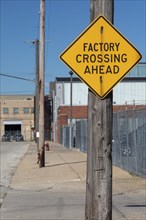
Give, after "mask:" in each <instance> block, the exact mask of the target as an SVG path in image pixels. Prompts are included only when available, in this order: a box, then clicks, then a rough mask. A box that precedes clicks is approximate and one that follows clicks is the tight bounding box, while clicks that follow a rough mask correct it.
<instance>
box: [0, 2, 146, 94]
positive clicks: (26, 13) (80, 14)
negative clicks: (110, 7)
mask: <svg viewBox="0 0 146 220" xmlns="http://www.w3.org/2000/svg"><path fill="white" fill-rule="evenodd" d="M114 4H115V8H114V25H115V27H116V28H117V29H118V30H119V31H120V32H121V33H122V34H123V35H124V36H125V37H126V38H127V39H128V40H129V41H130V42H131V43H132V44H133V45H134V46H135V47H136V48H137V49H138V50H139V51H140V53H141V54H142V56H143V58H142V60H141V62H145V61H146V0H115V3H114ZM39 8H40V1H39V0H19V1H18V0H0V14H1V15H0V16H1V17H0V22H1V23H0V28H1V30H0V48H1V54H0V73H1V74H9V75H12V76H18V77H23V78H29V79H35V47H34V45H32V44H31V43H26V42H25V41H31V40H35V39H37V38H38V39H39V20H40V18H39V10H40V9H39ZM45 17H46V21H45V27H46V31H45V39H46V46H45V51H46V54H45V92H46V93H48V91H49V82H50V81H54V80H55V77H67V76H69V74H68V72H69V69H68V67H67V66H66V65H65V64H64V63H63V62H62V61H61V60H60V59H59V55H60V54H61V53H62V52H63V50H64V49H65V48H66V47H67V46H68V45H69V44H70V43H72V41H73V40H74V39H75V38H76V37H77V36H78V35H79V34H80V33H81V32H82V31H83V30H84V29H85V28H86V27H87V26H88V25H89V23H90V1H89V0H46V16H45ZM0 91H1V94H34V93H35V84H34V83H33V82H29V81H23V80H18V79H13V78H8V77H4V76H0Z"/></svg>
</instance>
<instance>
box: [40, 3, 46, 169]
mask: <svg viewBox="0 0 146 220" xmlns="http://www.w3.org/2000/svg"><path fill="white" fill-rule="evenodd" d="M44 70H45V0H40V64H39V74H40V75H39V88H40V114H39V151H40V163H39V165H40V167H45V142H44Z"/></svg>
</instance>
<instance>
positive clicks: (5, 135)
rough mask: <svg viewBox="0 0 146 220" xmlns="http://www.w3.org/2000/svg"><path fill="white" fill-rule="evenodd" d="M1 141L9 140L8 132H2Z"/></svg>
mask: <svg viewBox="0 0 146 220" xmlns="http://www.w3.org/2000/svg"><path fill="white" fill-rule="evenodd" d="M2 141H3V142H6V141H11V136H10V135H9V134H4V135H3V136H2Z"/></svg>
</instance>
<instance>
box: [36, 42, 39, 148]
mask: <svg viewBox="0 0 146 220" xmlns="http://www.w3.org/2000/svg"><path fill="white" fill-rule="evenodd" d="M35 47H36V54H35V56H36V58H35V60H36V91H35V92H36V93H35V132H36V134H38V132H39V40H38V39H36V40H35ZM36 143H37V152H39V139H38V137H37V136H36Z"/></svg>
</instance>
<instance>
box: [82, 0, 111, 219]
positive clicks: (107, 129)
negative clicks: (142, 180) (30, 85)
mask: <svg viewBox="0 0 146 220" xmlns="http://www.w3.org/2000/svg"><path fill="white" fill-rule="evenodd" d="M113 8H114V0H90V13H91V14H90V19H91V21H93V20H94V19H95V18H96V17H97V16H98V15H100V14H102V15H103V16H105V17H106V18H107V19H108V20H109V21H111V22H112V23H113V13H114V12H113ZM102 31H104V29H103V30H102ZM97 34H98V33H97ZM112 102H113V99H112V92H111V93H110V94H108V96H107V97H106V98H104V99H103V100H100V99H99V98H98V97H97V96H95V95H94V94H93V93H92V92H91V91H89V93H88V149H87V181H86V210H85V216H86V220H111V219H112V120H113V111H112Z"/></svg>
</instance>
